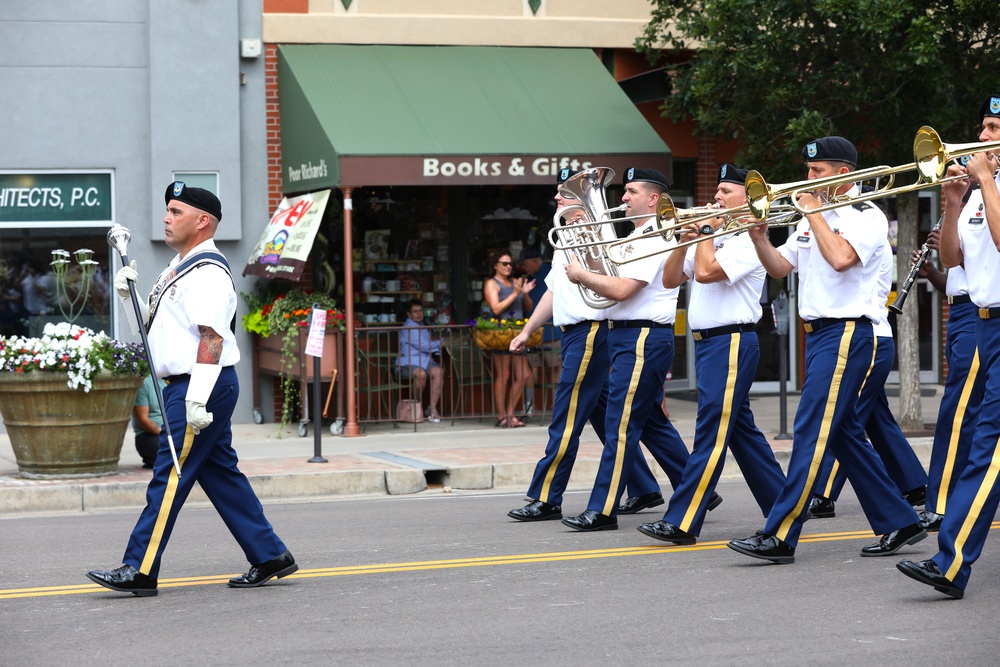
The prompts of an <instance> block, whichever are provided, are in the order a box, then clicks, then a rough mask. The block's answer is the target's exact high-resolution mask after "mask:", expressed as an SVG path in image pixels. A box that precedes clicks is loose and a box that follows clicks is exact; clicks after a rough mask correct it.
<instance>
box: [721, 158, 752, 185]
mask: <svg viewBox="0 0 1000 667" xmlns="http://www.w3.org/2000/svg"><path fill="white" fill-rule="evenodd" d="M749 173H750V172H749V170H747V169H740V168H739V167H737V166H736V165H732V164H728V163H727V164H724V165H722V166H721V167H719V180H718V182H719V183H736V184H737V185H745V184H746V182H747V174H749Z"/></svg>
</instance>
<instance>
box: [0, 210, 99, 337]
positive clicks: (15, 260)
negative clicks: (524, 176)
mask: <svg viewBox="0 0 1000 667" xmlns="http://www.w3.org/2000/svg"><path fill="white" fill-rule="evenodd" d="M0 248H2V251H0V335H4V336H11V335H19V336H37V335H39V334H40V333H41V331H42V329H43V328H44V326H45V324H46V323H47V322H64V321H69V320H73V321H75V322H76V324H79V325H80V326H85V327H88V328H91V329H93V330H95V331H106V332H109V333H110V332H111V291H112V290H111V285H110V282H111V276H110V275H109V274H110V268H109V259H110V258H109V251H110V248H109V246H108V242H107V229H104V228H80V227H76V228H50V227H22V228H3V229H0ZM57 248H59V249H63V250H66V251H68V252H69V253H70V256H69V257H68V260H69V264H68V265H67V272H66V275H65V277H64V278H60V277H59V276H57V274H56V272H55V271H54V270H53V267H52V265H51V262H52V251H53V250H55V249H57ZM80 249H89V250H92V251H93V256H92V261H95V262H97V265H96V266H95V267H94V270H93V273H92V275H89V276H85V275H84V268H83V267H82V266H81V265H80V264H79V263H78V257H77V255H76V254H75V253H76V251H77V250H80Z"/></svg>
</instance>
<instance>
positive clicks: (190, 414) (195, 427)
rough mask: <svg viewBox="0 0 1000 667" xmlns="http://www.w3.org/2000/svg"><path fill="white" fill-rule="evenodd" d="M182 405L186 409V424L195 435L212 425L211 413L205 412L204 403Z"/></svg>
mask: <svg viewBox="0 0 1000 667" xmlns="http://www.w3.org/2000/svg"><path fill="white" fill-rule="evenodd" d="M184 405H185V407H186V408H187V423H188V425H189V426H190V427H191V430H192V431H194V434H195V435H198V434H199V433H201V429H203V428H205V427H207V426H208V425H209V424H211V423H212V420H213V417H212V413H211V412H208V411H207V410H205V404H204V403H196V402H194V401H185V403H184Z"/></svg>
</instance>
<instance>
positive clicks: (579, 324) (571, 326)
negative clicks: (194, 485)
mask: <svg viewBox="0 0 1000 667" xmlns="http://www.w3.org/2000/svg"><path fill="white" fill-rule="evenodd" d="M591 324H593V321H592V320H583V321H582V322H576V323H574V324H567V325H566V326H562V325H560V326H559V331H562V332H563V333H569V332H570V331H572V330H573V329H578V328H580V327H589V326H590V325H591Z"/></svg>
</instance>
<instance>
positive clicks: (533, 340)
mask: <svg viewBox="0 0 1000 667" xmlns="http://www.w3.org/2000/svg"><path fill="white" fill-rule="evenodd" d="M519 333H521V332H520V330H516V329H473V330H472V340H473V342H474V343H475V344H476V345H478V346H479V347H480V348H481V349H483V350H507V349H510V341H512V340H514V337H515V336H517V335H518V334H519ZM541 344H542V330H541V329H536V330H535V332H534V333H532V334H531V335H530V336H528V342H527V343H526V344H525V347H529V348H530V347H538V346H540V345H541Z"/></svg>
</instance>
